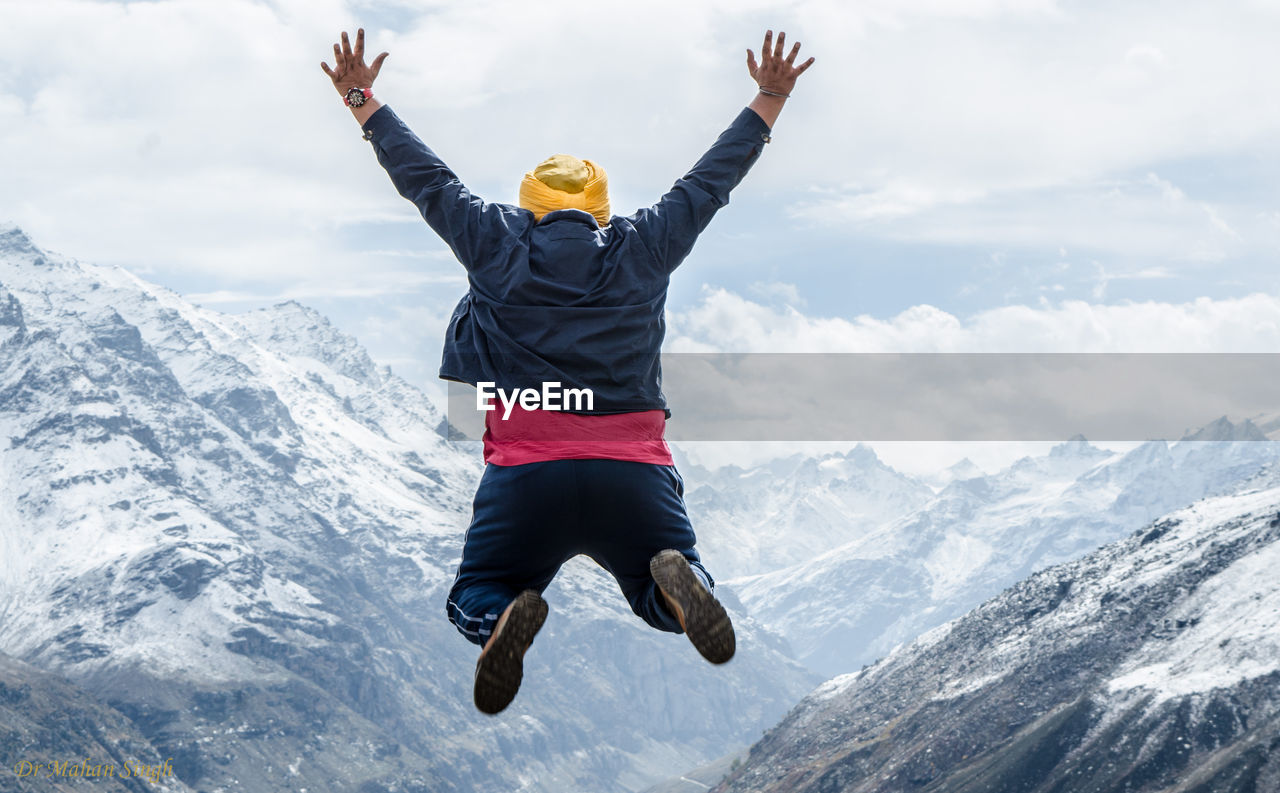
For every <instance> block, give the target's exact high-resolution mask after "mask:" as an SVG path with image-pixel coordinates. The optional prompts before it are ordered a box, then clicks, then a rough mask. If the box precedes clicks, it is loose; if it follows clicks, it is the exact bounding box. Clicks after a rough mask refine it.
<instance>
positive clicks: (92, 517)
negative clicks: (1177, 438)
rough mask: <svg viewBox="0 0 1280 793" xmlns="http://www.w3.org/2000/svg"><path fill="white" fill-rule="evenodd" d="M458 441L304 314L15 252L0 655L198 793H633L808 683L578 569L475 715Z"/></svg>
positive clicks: (4, 443) (745, 623) (744, 633)
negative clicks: (200, 301)
mask: <svg viewBox="0 0 1280 793" xmlns="http://www.w3.org/2000/svg"><path fill="white" fill-rule="evenodd" d="M440 423H441V416H440V414H439V413H438V412H437V411H436V409H435V408H434V407H433V406H432V405H430V404H429V403H428V401H427V400H426V399H425V398H424V397H423V396H422V394H420V393H419V392H418V391H417V390H416V389H413V388H412V387H410V386H409V385H408V384H406V383H404V382H403V381H402V380H400V379H399V378H397V377H395V376H394V375H393V374H391V373H390V372H389V371H388V370H386V369H380V368H378V367H376V366H374V365H373V363H372V362H371V361H370V360H369V358H368V356H367V355H366V354H365V353H364V351H363V350H362V349H361V348H360V346H359V345H358V344H357V343H356V342H355V341H354V340H353V339H351V338H349V337H347V336H345V335H343V334H342V333H340V332H338V331H337V330H336V329H335V328H333V327H332V326H331V325H330V324H329V323H328V322H327V321H326V320H325V319H324V318H323V317H321V316H320V315H318V314H316V313H315V312H313V311H310V310H308V309H306V308H304V307H302V306H299V305H297V304H283V305H281V306H276V307H274V308H271V309H267V310H263V311H259V312H252V313H250V314H245V315H238V316H229V315H225V314H220V313H217V312H214V311H209V310H205V309H202V308H199V307H196V306H193V305H190V304H189V303H187V302H185V301H184V300H183V299H182V298H181V297H179V296H177V295H175V294H173V293H171V292H168V291H166V290H164V289H161V288H159V287H156V286H154V285H151V284H147V283H145V282H143V281H141V280H140V279H138V278H136V277H134V276H133V275H131V274H129V273H128V272H126V271H123V270H121V269H118V268H104V267H96V266H93V265H89V264H84V263H80V262H76V261H73V260H69V259H66V258H64V257H60V256H54V255H50V254H48V253H47V252H45V251H42V250H40V249H39V248H38V247H37V246H35V245H34V244H33V243H32V242H31V241H30V240H29V239H28V238H26V236H25V235H23V234H22V233H21V231H19V230H17V229H13V228H8V229H0V515H3V521H2V522H0V651H3V652H5V653H8V654H9V655H11V656H13V657H15V658H17V659H18V660H20V661H23V662H26V663H28V664H31V665H33V666H36V667H38V668H41V669H43V670H47V671H50V672H54V673H57V674H58V675H60V676H62V677H63V678H65V679H66V680H67V681H69V682H70V683H72V684H74V685H76V686H78V687H80V688H81V689H83V690H84V691H85V692H87V693H88V694H89V695H91V696H95V697H97V698H99V699H100V700H102V701H103V702H104V703H106V704H107V705H109V706H110V707H112V708H114V710H115V711H116V712H118V713H120V714H123V716H124V717H126V718H127V719H128V720H129V722H130V723H131V724H132V726H133V728H134V729H136V730H137V733H138V734H139V735H141V736H142V737H143V738H144V739H145V740H146V741H148V742H149V743H150V745H151V746H152V747H154V749H155V750H156V752H158V753H159V755H161V756H164V757H169V756H172V757H174V770H175V772H176V774H177V777H178V780H179V781H180V782H182V783H184V784H187V785H190V786H191V787H193V788H197V789H206V790H212V789H217V788H219V787H228V788H229V787H231V786H233V785H234V786H235V787H236V789H239V790H245V791H274V790H282V791H283V790H290V791H293V790H298V789H300V788H306V789H308V790H310V791H313V792H314V791H325V790H335V791H337V790H342V791H347V790H356V789H360V790H368V791H377V790H416V791H437V790H439V791H445V790H471V789H477V788H480V787H493V788H496V789H502V790H513V791H514V790H529V791H534V790H548V791H573V790H599V789H615V790H616V789H621V790H627V789H632V790H634V789H639V788H642V787H644V786H645V785H646V784H649V783H652V782H653V781H656V780H657V779H658V778H661V777H662V776H664V775H665V774H664V773H663V769H667V768H670V767H686V766H693V765H697V764H700V763H703V762H707V761H709V760H711V759H714V758H716V757H719V756H721V755H723V754H724V753H726V752H728V751H730V750H731V749H733V748H735V747H737V746H741V745H743V744H744V743H746V742H747V741H749V740H751V739H753V738H754V737H756V736H758V735H759V733H760V730H761V728H762V727H763V726H765V725H767V724H769V723H772V722H773V721H774V720H776V718H777V717H778V716H780V715H781V714H782V713H783V712H785V710H786V708H787V707H789V706H790V704H791V703H793V702H794V701H795V699H796V698H798V697H799V696H800V695H801V694H802V693H803V692H804V691H806V690H808V689H809V688H810V687H811V686H812V684H813V683H814V682H816V681H815V679H814V678H813V677H812V676H811V675H810V674H808V673H807V672H805V671H804V670H803V669H802V668H800V667H799V666H798V665H797V664H795V663H794V662H792V661H790V660H789V659H788V658H787V657H786V656H785V655H783V654H782V653H781V652H780V650H781V649H782V646H783V645H782V643H781V641H780V640H779V639H778V638H777V637H775V636H772V635H771V634H769V633H768V632H767V631H764V630H763V629H760V628H759V627H758V626H757V625H756V624H755V623H754V622H753V621H752V620H751V619H750V618H748V617H746V616H745V615H743V614H741V613H740V612H739V613H736V614H735V621H736V622H737V624H738V625H739V627H740V630H739V637H740V649H739V657H738V658H737V659H735V660H734V661H733V662H732V663H731V664H729V665H728V666H727V667H726V668H723V669H715V668H711V667H710V666H709V665H707V664H705V662H703V661H702V660H701V659H700V658H699V657H698V656H697V654H696V652H695V651H694V650H693V649H692V648H691V647H690V646H688V643H687V642H686V641H684V639H683V638H682V637H675V636H671V635H666V634H658V633H656V632H654V631H652V630H651V629H649V628H648V627H647V626H644V625H643V624H642V623H640V622H639V621H638V620H637V619H636V618H635V617H634V615H632V614H631V612H630V610H629V608H627V606H626V603H625V601H624V600H623V599H622V597H621V595H620V594H619V593H618V592H617V587H616V585H615V584H614V583H613V581H612V580H611V579H609V578H607V577H606V576H605V575H604V574H603V573H602V572H601V571H599V570H598V569H595V568H594V567H593V566H591V565H589V564H582V563H581V561H582V560H575V561H574V562H573V563H571V564H570V565H569V566H567V568H566V570H565V572H564V574H562V576H561V577H560V579H558V580H557V582H556V583H555V584H554V585H553V586H552V588H551V589H550V590H549V591H548V594H547V598H548V601H549V602H550V604H551V608H552V615H551V618H550V619H549V620H548V623H547V627H546V628H545V629H544V631H543V633H542V634H541V635H540V637H539V641H538V644H537V645H535V647H534V649H533V650H532V651H531V652H530V655H529V667H528V671H527V676H526V680H527V683H526V687H525V690H524V691H522V692H521V695H520V697H519V698H518V699H517V701H516V703H515V704H514V705H513V706H512V707H511V708H509V709H508V711H506V712H504V713H503V714H502V715H501V716H500V717H498V718H492V719H490V718H484V717H481V716H480V715H479V714H478V713H476V711H475V710H474V708H473V707H472V706H471V704H470V688H471V675H472V669H473V665H474V660H475V655H476V648H475V647H474V646H473V645H471V644H469V643H467V642H465V641H464V640H463V639H462V638H461V637H460V636H459V635H457V633H456V631H455V630H454V628H453V627H452V626H451V625H450V624H448V622H447V621H446V620H445V618H444V602H445V592H446V591H447V589H448V586H449V585H450V583H451V582H452V575H453V570H454V567H455V566H456V563H457V559H458V556H459V553H460V547H461V540H462V535H463V532H464V530H465V527H466V522H467V519H468V516H469V511H470V500H471V495H472V493H473V489H474V484H475V481H476V477H477V476H478V473H479V464H478V460H477V459H476V458H477V455H476V454H475V450H474V448H459V447H456V446H454V445H452V444H450V443H449V442H447V441H446V440H445V439H443V438H442V437H441V436H440V435H439V434H438V432H437V429H438V428H439V427H440ZM731 605H732V604H731Z"/></svg>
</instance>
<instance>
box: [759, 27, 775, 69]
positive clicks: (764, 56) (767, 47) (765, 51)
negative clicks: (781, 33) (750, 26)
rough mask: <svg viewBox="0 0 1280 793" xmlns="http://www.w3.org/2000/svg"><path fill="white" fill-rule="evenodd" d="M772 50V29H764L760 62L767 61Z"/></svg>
mask: <svg viewBox="0 0 1280 793" xmlns="http://www.w3.org/2000/svg"><path fill="white" fill-rule="evenodd" d="M772 52H773V31H772V30H766V31H765V32H764V46H763V47H761V48H760V61H761V62H762V63H768V62H769V55H770V53H772Z"/></svg>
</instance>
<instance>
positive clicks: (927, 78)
mask: <svg viewBox="0 0 1280 793" xmlns="http://www.w3.org/2000/svg"><path fill="white" fill-rule="evenodd" d="M1178 8H1179V12H1178V13H1173V12H1172V9H1171V8H1170V7H1169V6H1168V5H1167V4H1161V5H1158V6H1153V5H1150V4H1142V3H1136V2H1135V3H1116V4H1107V5H1106V6H1099V7H1092V8H1085V7H1080V6H1060V5H1059V4H1058V3H1055V2H1050V1H1049V0H964V1H957V0H907V1H905V2H904V1H903V0H874V1H873V2H865V3H858V4H848V3H844V2H837V1H836V0H790V2H784V3H781V4H778V3H775V2H764V0H752V1H751V2H739V1H738V0H734V1H733V2H731V1H730V0H709V1H708V2H704V3H696V4H691V3H684V2H679V1H678V0H655V2H653V3H649V4H646V5H644V6H642V7H637V6H634V5H630V6H615V5H610V4H604V5H599V4H597V5H595V6H592V7H591V9H590V13H589V14H584V13H583V10H584V8H583V6H582V5H581V4H579V3H574V2H567V0H555V1H554V2H550V3H543V4H530V3H524V2H516V0H488V1H487V2H475V3H443V2H430V3H426V2H424V3H417V2H414V3H410V2H397V3H372V2H368V1H367V0H361V1H360V2H340V1H339V0H323V1H322V2H313V1H311V0H308V1H307V2H302V0H276V1H275V2H272V3H269V4H267V3H258V2H250V0H220V1H219V2H207V1H205V0H170V1H169V2H154V3H131V4H118V3H96V2H88V1H87V0H47V1H46V2H41V3H24V4H6V5H5V6H4V7H3V12H2V13H3V14H4V25H3V27H4V29H5V31H6V40H7V42H8V44H7V46H6V48H5V50H4V52H3V53H0V71H2V72H4V73H5V74H6V75H7V76H8V78H9V79H8V80H6V83H5V87H4V88H3V89H0V146H3V147H4V150H5V151H8V152H21V153H22V154H21V156H18V157H11V158H10V159H9V161H8V162H7V163H6V165H7V167H6V189H5V191H4V192H3V194H2V195H0V217H4V218H6V219H9V220H14V221H17V222H18V223H20V224H21V225H23V226H24V227H26V228H27V229H28V230H29V231H31V232H32V233H33V234H34V235H35V236H36V237H37V238H39V239H41V240H42V241H43V242H44V243H45V244H47V245H49V246H50V247H52V248H55V249H59V250H67V251H75V252H76V253H77V255H83V256H85V257H88V258H93V259H95V260H97V261H110V262H119V263H129V264H132V265H138V264H143V265H145V266H149V267H153V268H155V269H156V270H157V271H160V272H166V271H167V272H171V273H181V272H183V271H184V270H185V271H189V270H191V269H196V270H199V271H201V272H205V273H220V274H222V275H225V276H227V277H233V278H243V279H246V280H257V279H260V278H261V277H263V275H264V273H270V274H275V275H278V274H298V275H301V274H305V273H314V272H316V271H320V272H324V273H341V272H349V271H351V270H353V269H356V270H361V269H367V267H368V263H367V262H364V261H359V260H356V261H353V260H352V256H351V255H350V254H349V253H344V252H343V251H342V250H340V248H345V249H348V250H349V249H351V248H352V247H353V244H352V242H351V240H349V239H347V238H345V237H343V233H344V230H346V229H350V228H351V227H352V226H353V224H359V223H361V222H367V221H378V222H385V221H389V220H396V221H400V222H403V223H413V222H419V221H417V219H416V217H415V216H414V214H413V211H412V208H410V207H407V206H405V205H404V203H403V202H402V201H401V200H400V199H399V198H398V197H397V196H395V195H394V193H393V192H392V191H391V190H390V189H389V186H388V184H387V181H386V178H385V176H384V175H383V174H381V173H380V169H379V168H378V167H377V166H376V165H375V164H374V162H373V158H372V156H371V154H370V152H369V151H368V146H367V144H364V143H363V142H361V141H360V140H359V136H358V132H357V130H356V128H355V125H354V124H353V123H352V122H351V120H350V119H349V118H346V117H345V116H346V113H345V111H344V110H343V108H342V107H341V105H340V103H339V100H338V98H337V96H336V93H334V92H333V90H332V88H331V86H329V85H328V83H327V81H326V79H325V77H324V75H323V74H322V73H321V72H320V70H319V67H318V64H319V61H320V60H321V59H329V58H331V53H330V51H329V45H330V44H331V42H332V41H333V39H334V36H335V34H336V33H337V31H338V30H340V29H343V28H346V29H354V28H355V27H356V26H357V25H358V24H361V23H362V22H366V21H367V22H368V25H367V26H368V27H369V49H370V50H372V51H376V50H381V49H387V50H389V51H391V53H392V54H391V58H390V59H389V60H388V61H387V68H386V69H385V70H384V72H383V75H382V77H381V78H380V80H379V85H378V89H379V93H380V95H381V96H384V97H386V98H387V99H388V100H389V101H390V102H391V103H393V104H394V105H395V106H396V107H397V109H399V110H400V111H402V115H404V116H405V117H406V118H407V119H409V120H410V122H411V124H412V125H413V126H414V127H415V128H416V129H418V130H419V131H420V132H421V133H422V134H423V135H424V137H426V138H427V139H428V140H429V142H430V143H431V144H432V145H433V146H434V147H436V148H437V150H438V151H440V152H441V153H442V155H444V156H445V159H446V161H448V162H450V164H452V165H453V166H454V168H455V170H457V171H458V172H459V173H460V174H461V175H462V176H463V178H464V180H466V181H467V182H468V183H469V184H471V185H472V187H473V188H476V189H477V192H479V193H480V194H481V195H484V196H485V197H487V198H490V199H491V200H498V201H512V200H514V198H515V191H516V186H517V185H518V182H519V177H520V174H522V173H523V171H524V170H526V169H527V168H528V167H530V166H531V165H532V164H533V163H534V162H537V161H538V160H540V159H541V158H542V157H543V156H545V155H546V154H547V153H548V152H550V151H553V150H554V151H561V150H569V151H576V152H581V153H582V154H583V155H584V156H593V157H594V158H595V159H597V160H598V161H600V162H602V163H603V164H604V165H605V167H606V168H607V169H608V170H609V173H610V177H611V184H612V185H613V187H614V196H613V197H614V203H615V206H616V207H619V208H622V207H628V208H629V207H634V206H640V205H643V204H647V203H649V202H651V201H652V200H653V199H654V198H655V197H656V196H657V195H659V194H660V193H661V191H663V190H665V188H666V187H667V186H669V184H670V183H671V181H673V180H674V178H675V177H677V176H678V175H679V174H680V173H682V172H683V170H684V169H685V168H687V167H688V165H689V164H691V163H692V161H693V160H694V159H696V157H697V156H698V155H699V154H701V152H702V151H703V150H704V149H705V147H706V145H707V144H708V143H709V142H710V140H712V139H713V137H714V135H715V134H716V133H717V132H718V131H719V130H720V129H722V128H723V125H725V124H727V122H728V121H729V119H730V118H731V117H732V115H733V114H734V113H736V112H737V110H738V109H740V108H741V106H742V105H743V104H744V103H745V102H746V101H747V100H749V98H750V95H751V90H750V89H751V84H750V81H749V78H748V77H747V75H746V73H745V72H746V69H745V52H744V50H745V49H746V48H747V47H751V48H753V49H758V47H759V42H758V41H757V39H758V38H759V37H760V34H761V31H762V30H763V29H764V28H765V27H768V26H772V27H774V28H775V29H785V30H788V32H789V33H790V34H791V40H792V41H795V40H797V39H798V40H800V41H802V42H803V46H804V52H805V53H806V54H812V55H814V56H816V57H817V58H818V62H817V64H816V65H815V67H814V68H813V69H812V70H810V72H809V73H808V74H806V75H805V77H803V78H802V82H801V84H800V86H799V87H798V88H797V95H796V97H795V98H794V99H793V100H792V101H791V103H790V104H789V106H788V108H787V111H786V113H785V114H784V116H783V118H782V119H781V120H780V122H779V124H778V128H777V130H776V132H777V135H776V136H775V143H774V144H773V145H772V147H771V149H770V151H769V153H768V156H767V157H762V158H761V162H760V164H759V165H758V166H757V169H756V172H755V173H753V175H752V180H751V181H752V189H753V190H758V191H761V192H762V193H768V192H770V191H799V190H802V189H803V187H804V186H806V185H812V186H816V187H819V188H822V189H825V190H828V191H834V193H833V196H834V198H833V200H832V203H831V204H830V205H829V208H833V209H839V210H840V211H841V212H843V213H845V216H846V217H848V218H852V219H854V220H856V221H859V222H861V223H863V224H864V225H866V224H870V225H874V224H879V223H889V224H890V225H891V226H892V224H893V223H894V222H895V221H900V220H902V219H904V218H907V219H910V218H913V217H917V216H920V215H922V214H923V215H929V214H930V213H931V212H935V211H936V210H938V208H940V207H941V208H946V207H949V206H961V207H967V206H980V207H981V208H982V211H983V212H984V213H986V214H987V215H988V217H986V218H985V219H984V222H982V223H978V224H976V225H974V224H970V223H969V222H968V221H970V220H971V218H970V217H967V216H966V217H961V218H953V217H952V216H949V215H947V214H946V213H944V214H943V215H942V216H940V217H935V218H932V220H931V222H930V223H925V224H924V225H923V227H921V228H919V229H917V230H921V231H922V232H923V233H924V236H926V237H931V238H933V239H950V238H952V237H954V236H956V235H957V232H956V229H957V227H965V228H968V227H972V228H973V229H974V231H973V232H972V236H975V237H984V238H992V239H995V240H1001V239H1006V238H1008V237H1010V236H1012V237H1015V238H1017V237H1019V236H1021V237H1027V238H1034V239H1039V238H1044V237H1051V238H1053V239H1061V240H1063V241H1064V243H1065V242H1072V243H1076V242H1079V241H1081V234H1080V233H1079V231H1078V229H1073V228H1070V223H1071V220H1070V218H1071V215H1072V213H1070V212H1068V213H1067V221H1066V222H1067V224H1068V226H1069V227H1068V228H1067V229H1066V230H1065V231H1064V230H1062V229H1060V228H1059V227H1058V224H1057V223H1055V221H1054V219H1053V217H1052V215H1051V214H1049V213H1048V212H1041V213H1040V214H1038V215H1036V216H1035V217H1034V218H1031V219H1030V222H1028V218H1026V217H1025V216H1023V217H1019V216H1018V215H1017V212H1016V210H1017V208H1018V206H1017V205H1018V196H1020V195H1021V196H1025V195H1026V191H1029V190H1030V191H1047V192H1046V193H1044V195H1043V196H1042V197H1043V203H1042V206H1043V207H1048V206H1051V205H1052V204H1053V202H1054V200H1055V195H1054V193H1053V191H1055V190H1057V189H1058V188H1060V187H1063V186H1065V189H1066V191H1067V194H1068V199H1070V196H1071V193H1072V191H1073V190H1074V191H1079V190H1080V189H1081V188H1079V185H1098V184H1101V183H1104V182H1105V181H1106V180H1107V179H1109V178H1112V177H1111V175H1113V174H1114V173H1116V172H1118V171H1126V170H1130V169H1133V168H1135V167H1138V168H1143V167H1147V166H1148V165H1149V164H1150V163H1152V162H1155V161H1158V160H1160V159H1161V158H1176V157H1186V156H1193V155H1206V154H1212V153H1214V152H1225V151H1230V152H1240V151H1250V152H1263V153H1265V154H1267V155H1268V156H1270V155H1272V154H1274V151H1275V145H1276V144H1275V140H1276V139H1277V136H1276V132H1277V131H1280V108H1278V107H1277V106H1276V105H1275V103H1274V102H1270V101H1266V100H1267V97H1269V93H1267V92H1268V91H1269V89H1268V87H1267V86H1266V85H1265V84H1264V83H1263V82H1260V81H1258V80H1257V79H1255V75H1257V74H1261V73H1267V72H1268V71H1271V72H1274V71H1275V70H1276V67H1277V66H1278V65H1280V61H1278V60H1277V57H1278V56H1277V55H1276V54H1275V48H1274V47H1272V46H1271V45H1272V43H1273V42H1271V41H1270V38H1271V37H1270V36H1269V35H1267V31H1268V30H1270V29H1272V28H1271V27H1269V26H1268V25H1267V24H1264V23H1266V22H1269V21H1274V9H1273V8H1271V7H1270V6H1267V5H1265V4H1256V3H1255V4H1253V5H1238V6H1234V7H1232V8H1231V9H1230V10H1227V9H1224V8H1223V7H1220V6H1203V5H1197V4H1194V3H1183V4H1178ZM384 25H390V27H385V26H384ZM1139 72H1141V74H1142V75H1145V76H1144V77H1143V78H1142V80H1141V81H1139V82H1134V80H1133V79H1130V78H1131V77H1132V76H1133V75H1134V74H1137V73H1139ZM1126 75H1128V76H1126ZM1086 192H1087V191H1086ZM993 197H994V198H993ZM1001 197H1006V198H1007V200H1004V199H1002V198H1001ZM984 202H985V203H984ZM1267 210H1271V211H1274V207H1257V208H1254V212H1253V214H1255V215H1256V214H1257V212H1259V211H1267ZM1008 213H1012V215H1010V214H1008ZM835 214H836V215H839V214H840V213H839V212H837V213H835ZM1218 220H1219V221H1221V225H1222V226H1223V227H1225V228H1234V227H1235V225H1236V224H1235V222H1234V220H1233V218H1232V217H1231V216H1229V215H1228V214H1226V213H1225V212H1219V214H1218ZM1152 222H1153V223H1154V224H1156V225H1158V226H1159V227H1160V228H1161V229H1168V228H1170V227H1171V226H1174V225H1176V224H1178V223H1179V218H1178V217H1177V216H1176V215H1173V216H1166V217H1160V218H1152ZM1228 224H1230V225H1228ZM1011 229H1013V231H1011ZM1129 230H1130V231H1141V232H1144V234H1142V235H1136V236H1152V235H1147V234H1145V232H1146V231H1149V229H1148V228H1147V227H1145V226H1138V227H1135V228H1131V229H1129ZM858 233H869V232H868V231H867V229H865V228H864V229H859V230H858ZM907 233H908V231H907V230H906V227H893V228H891V229H890V231H889V235H890V236H893V235H895V234H903V235H905V234H907ZM1224 233H1225V231H1224ZM1241 233H1242V234H1243V233H1245V232H1244V231H1241ZM1121 236H1122V235H1120V234H1118V233H1117V234H1111V235H1109V236H1107V237H1105V238H1104V239H1103V240H1102V243H1104V244H1112V243H1115V242H1116V241H1117V240H1118V239H1119V238H1120V237H1121ZM1123 236H1132V235H1123ZM360 244H363V241H360V242H359V243H357V245H360ZM423 244H424V247H428V246H430V245H433V244H434V243H428V242H424V243H423ZM1055 245H1056V243H1055ZM370 247H378V244H377V242H376V241H372V243H371V245H370ZM1184 249H1185V248H1184ZM1220 254H1222V250H1221V249H1220V247H1215V246H1214V245H1211V244H1210V245H1207V246H1206V248H1205V252H1204V256H1206V257H1212V256H1215V255H1220Z"/></svg>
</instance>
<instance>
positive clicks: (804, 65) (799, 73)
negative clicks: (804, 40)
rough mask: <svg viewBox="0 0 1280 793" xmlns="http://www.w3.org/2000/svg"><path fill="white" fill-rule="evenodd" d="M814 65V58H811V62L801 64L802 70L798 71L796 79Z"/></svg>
mask: <svg viewBox="0 0 1280 793" xmlns="http://www.w3.org/2000/svg"><path fill="white" fill-rule="evenodd" d="M812 65H813V58H810V59H809V60H807V61H805V62H804V63H802V64H800V68H799V69H796V77H799V76H800V75H802V74H804V70H805V69H808V68H809V67H810V66H812Z"/></svg>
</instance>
